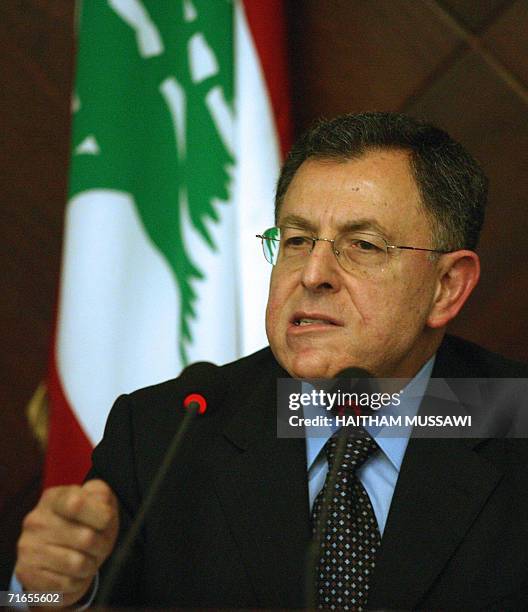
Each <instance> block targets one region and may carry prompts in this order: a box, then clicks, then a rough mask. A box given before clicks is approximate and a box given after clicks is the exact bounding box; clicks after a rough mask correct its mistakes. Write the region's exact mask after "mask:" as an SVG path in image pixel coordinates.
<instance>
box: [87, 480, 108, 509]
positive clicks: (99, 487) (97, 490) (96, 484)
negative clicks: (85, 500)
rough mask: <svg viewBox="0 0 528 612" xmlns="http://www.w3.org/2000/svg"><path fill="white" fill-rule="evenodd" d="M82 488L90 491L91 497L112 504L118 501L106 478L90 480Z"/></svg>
mask: <svg viewBox="0 0 528 612" xmlns="http://www.w3.org/2000/svg"><path fill="white" fill-rule="evenodd" d="M82 490H83V491H84V492H85V493H88V494H89V495H90V497H94V498H96V499H98V500H100V501H101V502H103V503H105V504H108V505H110V506H114V505H115V503H116V498H115V494H114V492H113V491H112V489H111V488H110V486H109V485H108V484H107V483H106V482H105V481H104V480H99V479H94V480H89V481H88V482H85V483H84V484H83V486H82Z"/></svg>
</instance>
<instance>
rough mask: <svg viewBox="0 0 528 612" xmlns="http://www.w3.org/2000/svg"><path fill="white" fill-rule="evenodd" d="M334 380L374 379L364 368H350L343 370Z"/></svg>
mask: <svg viewBox="0 0 528 612" xmlns="http://www.w3.org/2000/svg"><path fill="white" fill-rule="evenodd" d="M334 378H347V379H348V378H372V374H371V373H370V372H369V371H367V370H365V369H363V368H355V367H349V368H345V369H344V370H341V372H339V374H338V375H337V376H334Z"/></svg>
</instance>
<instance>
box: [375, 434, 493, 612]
mask: <svg viewBox="0 0 528 612" xmlns="http://www.w3.org/2000/svg"><path fill="white" fill-rule="evenodd" d="M500 476H501V474H500V472H499V471H498V470H496V469H495V468H493V466H491V465H490V464H489V462H487V461H486V460H484V459H482V458H481V457H480V456H479V455H478V454H477V453H476V452H475V451H474V450H473V449H472V448H471V445H468V441H467V440H437V439H436V440H418V439H413V440H411V441H410V442H409V446H408V449H407V453H406V455H405V458H404V462H403V464H402V469H401V473H400V477H399V479H398V484H397V486H396V490H395V492H394V496H393V500H392V504H391V509H390V512H389V516H388V520H387V526H386V529H385V533H384V535H383V539H382V545H381V549H380V552H379V558H378V562H377V564H376V572H375V576H374V580H373V584H372V585H371V587H372V588H371V597H370V598H369V607H373V608H377V607H384V606H387V605H389V604H390V606H391V607H396V608H405V609H407V608H413V607H415V606H416V605H417V604H418V603H419V601H420V599H421V598H422V597H423V596H424V595H425V593H426V592H427V590H428V589H429V588H430V586H431V585H432V583H433V582H434V580H435V579H436V577H437V576H438V575H439V573H440V572H441V570H442V568H443V567H444V565H445V564H446V563H447V562H448V560H449V558H450V557H451V555H452V554H453V553H454V551H455V549H456V548H457V546H458V545H459V544H460V542H461V540H462V539H463V537H464V535H465V533H466V532H467V530H468V529H469V528H470V526H471V524H472V523H473V521H474V520H475V518H476V517H477V515H478V513H479V512H480V510H481V508H482V506H483V505H484V504H485V503H486V500H487V498H488V497H489V495H490V493H491V492H492V491H493V489H494V488H495V487H496V486H497V484H498V482H499V480H500Z"/></svg>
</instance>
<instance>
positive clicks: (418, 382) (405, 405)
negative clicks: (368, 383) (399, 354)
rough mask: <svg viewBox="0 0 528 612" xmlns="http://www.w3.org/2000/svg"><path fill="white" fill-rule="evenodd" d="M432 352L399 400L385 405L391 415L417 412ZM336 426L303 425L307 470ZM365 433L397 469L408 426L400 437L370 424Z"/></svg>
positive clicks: (308, 410) (309, 412)
mask: <svg viewBox="0 0 528 612" xmlns="http://www.w3.org/2000/svg"><path fill="white" fill-rule="evenodd" d="M435 357H436V356H435V355H433V357H431V359H429V361H428V362H427V363H426V364H425V365H424V366H423V367H422V368H421V369H420V371H419V372H418V373H417V374H416V376H415V377H414V378H413V379H412V380H411V381H410V382H409V383H408V384H407V386H406V387H405V388H404V390H403V393H401V395H400V404H399V406H396V405H394V404H392V405H391V406H390V407H388V410H389V411H390V413H391V414H393V415H395V416H404V415H405V416H415V415H416V414H417V413H418V408H419V407H420V402H421V401H422V397H423V396H424V393H425V390H426V388H427V385H428V383H429V379H430V378H431V373H432V371H433V366H434V361H435ZM303 412H304V416H305V417H308V418H312V417H315V416H318V415H324V414H325V409H324V407H322V406H313V405H310V406H306V407H305V408H304V410H303ZM336 429H337V427H336V426H335V425H332V426H324V425H321V426H314V425H307V426H306V429H305V432H306V464H307V466H308V470H310V468H311V467H312V465H313V463H314V462H315V460H316V459H317V456H318V455H319V453H320V452H321V449H322V448H323V446H324V445H325V444H326V442H327V441H328V439H329V438H330V437H331V436H332V434H333V433H334V432H335V431H336ZM365 429H366V430H367V431H368V433H369V434H370V435H371V436H372V438H373V439H374V440H375V441H376V444H377V445H378V446H379V447H380V449H381V450H382V452H383V453H384V454H385V455H386V457H387V458H388V459H389V461H390V462H391V463H392V465H393V466H394V468H395V469H396V470H397V471H398V472H399V471H400V467H401V464H402V461H403V456H404V455H405V450H406V449H407V444H408V443H409V438H410V435H411V427H407V428H403V427H402V428H401V432H402V435H401V437H397V438H395V437H389V436H384V435H382V430H374V429H372V428H370V427H368V426H367V427H365Z"/></svg>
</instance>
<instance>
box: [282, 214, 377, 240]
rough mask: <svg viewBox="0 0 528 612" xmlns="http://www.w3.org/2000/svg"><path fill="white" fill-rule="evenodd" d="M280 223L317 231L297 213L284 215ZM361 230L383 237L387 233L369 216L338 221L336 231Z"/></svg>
mask: <svg viewBox="0 0 528 612" xmlns="http://www.w3.org/2000/svg"><path fill="white" fill-rule="evenodd" d="M280 225H281V226H288V227H295V228H299V229H303V230H307V231H310V232H312V233H314V234H315V233H316V231H317V228H316V226H315V225H314V224H313V223H312V222H311V221H309V220H308V219H306V218H304V217H301V216H299V215H286V216H285V217H284V218H283V219H281V223H280ZM363 231H374V232H376V233H377V234H381V235H382V236H384V237H386V236H387V235H388V232H387V230H386V229H385V228H384V227H383V226H382V225H381V224H380V223H379V222H378V221H376V219H372V218H369V217H363V218H360V219H355V220H354V221H345V222H344V223H340V224H339V231H338V233H339V234H341V233H343V232H363Z"/></svg>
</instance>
